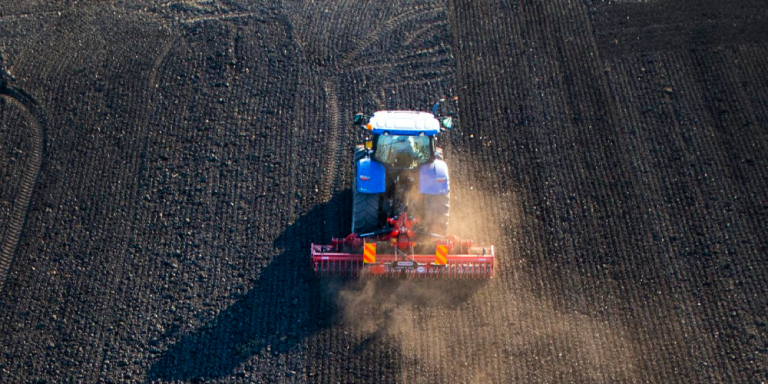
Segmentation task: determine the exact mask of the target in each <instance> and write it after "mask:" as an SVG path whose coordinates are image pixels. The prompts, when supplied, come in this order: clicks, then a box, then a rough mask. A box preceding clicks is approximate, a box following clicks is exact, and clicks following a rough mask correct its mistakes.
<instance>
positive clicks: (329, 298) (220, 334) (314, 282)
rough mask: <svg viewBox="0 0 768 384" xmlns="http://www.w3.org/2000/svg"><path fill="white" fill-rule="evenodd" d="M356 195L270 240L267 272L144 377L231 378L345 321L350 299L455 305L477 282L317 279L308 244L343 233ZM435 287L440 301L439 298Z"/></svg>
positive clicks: (364, 303)
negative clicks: (271, 249) (273, 253)
mask: <svg viewBox="0 0 768 384" xmlns="http://www.w3.org/2000/svg"><path fill="white" fill-rule="evenodd" d="M351 200H352V193H351V191H350V190H347V191H344V192H341V193H339V194H337V195H336V196H334V197H333V198H332V199H331V200H330V201H329V202H328V203H325V204H320V205H318V206H316V207H315V208H314V209H312V210H311V211H310V212H309V213H307V214H305V215H303V216H302V217H300V218H299V219H298V220H296V221H295V222H294V223H293V224H291V225H290V226H289V227H288V228H286V230H285V231H283V233H282V234H281V235H280V236H279V237H278V238H277V239H275V240H274V242H273V246H274V248H276V249H280V248H282V249H283V252H281V253H280V254H279V255H277V256H275V257H274V259H273V260H272V262H271V263H270V264H269V265H268V266H267V267H266V268H264V269H263V270H262V272H261V274H260V275H259V276H258V278H257V279H256V281H255V283H254V284H253V286H252V287H250V289H249V290H248V291H247V293H245V294H244V295H243V296H241V297H240V298H239V299H238V300H237V301H236V302H235V303H234V304H232V305H230V306H229V307H228V308H226V309H225V310H223V311H222V312H220V313H219V314H218V315H217V316H216V317H215V318H214V319H213V320H211V321H210V322H208V323H207V324H205V325H204V326H202V327H200V328H199V329H197V330H195V331H194V332H192V333H189V334H186V335H184V336H182V337H181V339H179V340H178V341H177V342H175V343H173V344H171V345H170V346H169V347H168V348H167V349H166V350H165V351H163V352H162V353H161V355H160V357H159V359H158V360H157V361H156V362H155V363H154V364H153V365H152V366H151V367H150V368H149V370H148V371H147V375H146V380H147V381H148V382H155V381H193V382H205V381H210V380H215V379H219V378H224V377H228V376H234V375H236V374H238V372H237V371H239V370H240V369H241V368H246V367H245V366H246V365H247V364H246V362H247V361H248V360H251V359H252V358H254V357H255V356H256V355H258V359H259V360H262V359H274V358H277V357H278V356H279V355H282V354H286V353H289V352H290V351H292V350H294V349H295V348H296V347H297V345H298V344H300V343H302V342H303V341H305V340H306V339H307V338H309V337H311V336H312V335H314V334H316V333H319V332H321V331H323V330H326V329H328V328H330V327H333V326H335V325H340V324H341V325H345V322H346V321H348V320H349V317H348V314H349V311H350V310H351V308H350V307H349V306H350V304H352V303H354V304H357V305H359V306H360V307H371V306H375V305H376V303H377V302H382V301H384V302H398V303H401V304H409V303H410V304H414V305H439V306H455V305H460V304H461V303H462V302H464V301H466V300H468V298H469V297H471V295H472V294H473V293H474V291H475V290H476V289H477V287H479V285H477V284H475V285H474V287H475V288H472V287H473V286H472V285H466V284H464V285H462V288H459V289H457V288H456V286H455V284H454V286H453V287H451V286H450V284H449V283H448V282H445V281H420V282H418V283H420V284H421V287H422V288H421V289H419V291H421V292H426V293H427V294H405V293H406V291H411V290H410V289H409V290H403V288H402V284H416V283H417V282H405V281H400V280H383V279H376V280H373V281H356V280H351V279H341V278H332V279H326V278H324V279H318V278H317V277H315V275H314V271H313V270H312V268H311V263H310V260H309V258H310V255H309V245H310V243H311V242H329V241H330V238H331V236H343V235H346V231H348V228H349V227H350V219H349V217H350V215H351V212H350V208H349V204H348V202H350V201H351ZM468 287H469V289H468ZM438 292H440V293H441V294H440V295H437V296H441V297H442V299H440V300H435V297H436V293H438ZM383 311H386V309H383ZM382 315H383V317H382V318H384V319H385V320H384V321H383V322H382V324H380V325H379V328H382V329H383V327H386V326H387V323H386V318H387V316H386V313H383V314H382ZM382 334H383V330H382V331H381V332H379V331H376V332H374V333H373V334H370V335H369V336H368V337H366V338H364V340H363V341H362V342H360V343H359V345H358V346H357V347H356V351H358V352H366V351H370V352H371V353H373V352H374V351H373V349H374V348H375V345H372V344H374V343H373V341H375V340H376V339H378V338H379V336H381V335H382ZM369 347H370V348H369ZM246 370H247V368H246ZM240 374H241V375H242V373H240Z"/></svg>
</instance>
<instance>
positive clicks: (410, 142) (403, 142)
mask: <svg viewBox="0 0 768 384" xmlns="http://www.w3.org/2000/svg"><path fill="white" fill-rule="evenodd" d="M431 154H432V153H431V145H430V142H429V137H427V136H399V135H381V136H379V137H378V140H377V143H376V153H375V155H374V158H375V159H376V160H377V161H379V162H380V163H384V164H389V165H391V166H394V167H405V168H413V167H416V166H417V165H419V164H422V163H425V162H427V161H429V158H430V156H431Z"/></svg>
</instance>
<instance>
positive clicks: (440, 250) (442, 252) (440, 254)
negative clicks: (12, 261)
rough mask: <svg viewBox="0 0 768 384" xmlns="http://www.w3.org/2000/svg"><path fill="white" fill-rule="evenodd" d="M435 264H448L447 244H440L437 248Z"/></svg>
mask: <svg viewBox="0 0 768 384" xmlns="http://www.w3.org/2000/svg"><path fill="white" fill-rule="evenodd" d="M435 264H437V265H446V264H448V247H447V246H445V245H438V246H437V250H435Z"/></svg>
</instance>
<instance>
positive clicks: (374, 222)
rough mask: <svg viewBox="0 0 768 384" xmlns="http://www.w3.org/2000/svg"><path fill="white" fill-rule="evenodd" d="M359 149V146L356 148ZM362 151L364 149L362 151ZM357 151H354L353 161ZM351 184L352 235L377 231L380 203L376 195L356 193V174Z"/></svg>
mask: <svg viewBox="0 0 768 384" xmlns="http://www.w3.org/2000/svg"><path fill="white" fill-rule="evenodd" d="M358 147H361V146H358ZM363 151H364V149H363ZM357 154H358V150H357V148H356V149H355V161H357V160H358V158H357ZM354 177H355V181H354V182H353V183H352V233H356V234H358V235H359V234H362V233H369V232H373V231H375V230H377V229H379V204H380V201H381V198H380V196H379V195H380V194H378V193H362V192H358V191H357V172H355V176H354Z"/></svg>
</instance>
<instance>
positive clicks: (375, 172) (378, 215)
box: [352, 103, 451, 237]
mask: <svg viewBox="0 0 768 384" xmlns="http://www.w3.org/2000/svg"><path fill="white" fill-rule="evenodd" d="M438 106H439V103H438V104H436V105H435V108H433V113H427V112H414V111H378V112H376V113H374V114H373V115H372V116H366V115H363V114H357V115H355V120H354V124H355V125H356V126H359V127H360V128H362V129H364V130H366V131H367V132H369V133H370V134H372V137H369V138H368V139H367V140H366V141H365V144H362V145H358V146H357V147H356V148H355V165H356V167H355V168H356V170H355V181H354V183H353V196H354V197H353V200H354V208H353V213H352V233H354V234H357V235H358V236H361V237H366V236H370V235H374V234H376V233H378V232H381V231H387V230H388V224H391V222H392V220H393V218H397V217H398V216H401V215H408V216H410V217H412V218H414V219H415V220H414V222H415V223H417V225H418V227H419V228H418V229H419V232H421V233H423V234H427V235H432V236H434V237H445V236H446V235H447V231H448V218H449V208H450V180H449V177H448V165H447V164H446V163H445V161H443V150H442V149H441V148H438V147H437V143H436V140H437V135H438V134H439V133H441V132H442V131H444V130H445V129H450V128H451V118H450V117H437V116H436V115H435V112H436V111H437V109H438Z"/></svg>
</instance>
